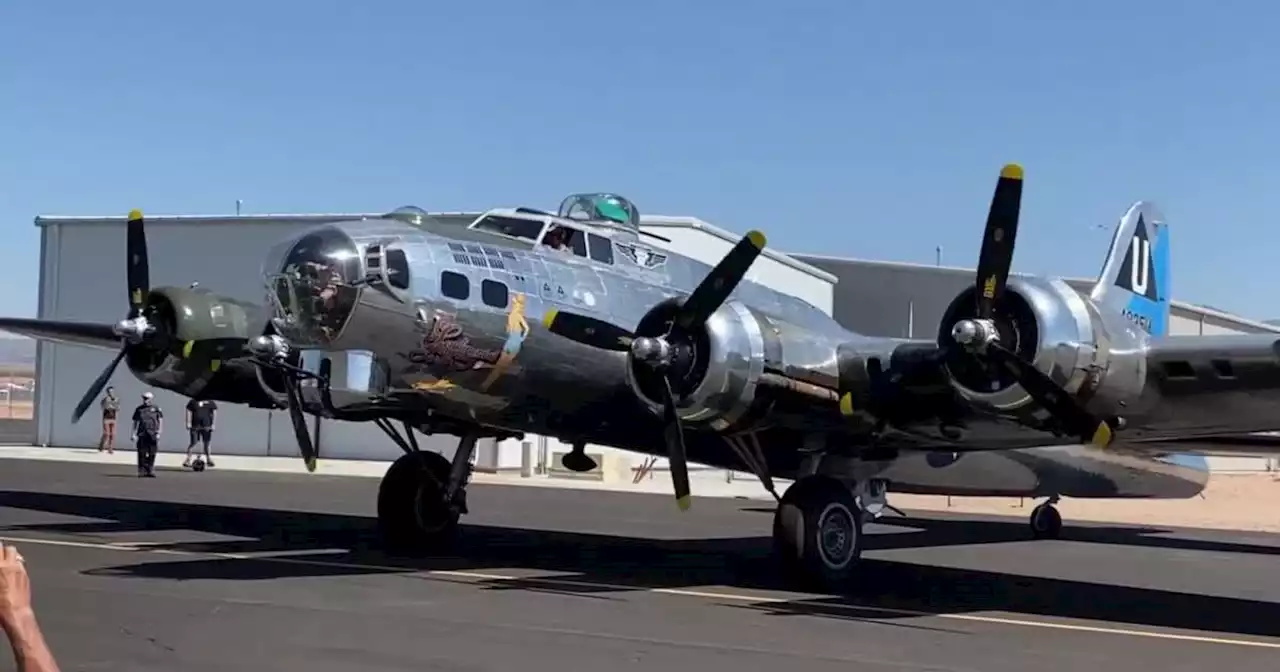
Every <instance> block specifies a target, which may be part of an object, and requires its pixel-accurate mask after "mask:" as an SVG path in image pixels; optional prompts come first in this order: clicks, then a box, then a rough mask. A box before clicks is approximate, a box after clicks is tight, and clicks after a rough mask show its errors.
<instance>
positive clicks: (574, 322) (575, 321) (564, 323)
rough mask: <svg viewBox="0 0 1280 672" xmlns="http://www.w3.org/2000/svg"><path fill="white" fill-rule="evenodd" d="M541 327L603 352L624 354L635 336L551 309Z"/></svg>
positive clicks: (608, 325) (594, 319)
mask: <svg viewBox="0 0 1280 672" xmlns="http://www.w3.org/2000/svg"><path fill="white" fill-rule="evenodd" d="M542 326H544V327H546V328H547V330H548V331H550V332H551V333H553V334H556V335H558V336H563V337H564V338H567V339H569V340H571V341H577V342H578V343H582V344H583V345H590V346H592V347H595V348H601V349H603V350H613V351H615V352H626V351H627V350H629V349H631V341H632V339H634V338H635V334H633V333H631V332H630V331H627V330H626V329H623V328H622V327H619V326H615V325H612V324H609V323H608V322H605V321H604V320H597V319H596V318H594V317H588V316H586V315H579V314H577V313H566V312H564V311H562V310H557V309H555V308H552V309H551V310H548V311H547V314H546V315H545V316H543V318H542Z"/></svg>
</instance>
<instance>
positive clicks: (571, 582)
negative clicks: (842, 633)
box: [0, 536, 1280, 650]
mask: <svg viewBox="0 0 1280 672" xmlns="http://www.w3.org/2000/svg"><path fill="white" fill-rule="evenodd" d="M0 541H3V542H5V543H11V544H36V545H43V546H63V547H70V548H88V549H95V550H108V551H124V552H129V553H154V554H157V555H177V556H186V557H201V558H222V559H225V560H254V561H257V562H271V563H277V564H287V565H306V566H310V567H329V568H333V569H356V570H373V571H379V572H388V573H399V574H425V575H428V576H441V577H451V578H459V579H474V580H477V581H526V582H530V583H542V584H547V585H554V586H565V587H577V588H594V589H602V590H616V591H619V592H632V593H636V592H643V593H658V594H661V595H678V596H681V597H696V598H700V599H707V600H726V601H729V602H751V603H755V604H783V603H787V602H804V601H810V600H812V599H821V596H815V598H804V597H770V596H767V595H753V594H750V593H741V592H728V591H712V590H696V589H692V588H650V587H645V586H628V585H623V584H616V583H604V582H600V581H584V580H579V579H564V578H559V577H552V576H546V577H544V576H516V575H514V574H497V573H493V572H468V571H462V570H455V569H429V570H420V569H414V568H412V567H399V566H394V565H374V564H366V563H354V562H336V561H327V560H314V559H309V558H291V557H288V556H278V555H256V554H252V553H218V552H208V551H182V550H174V549H163V548H154V547H152V546H150V544H151V543H164V542H87V541H64V540H59V539H37V538H32V537H10V536H0ZM334 550H338V549H334ZM822 606H823V607H825V608H829V609H836V610H840V611H848V612H873V613H880V614H886V615H893V616H911V617H919V618H944V619H948V620H953V621H969V622H973V623H990V624H995V625H1011V626H1018V627H1025V628H1042V629H1047V630H1063V631H1070V632H1090V633H1096V634H1103V635H1120V636H1124V637H1143V638H1147V639H1162V640H1166V641H1178V642H1196V643H1200V644H1222V645H1226V646H1242V647H1251V648H1259V649H1276V650H1280V641H1276V642H1264V641H1258V640H1250V639H1236V638H1232V637H1213V636H1209V635H1189V634H1181V633H1174V632H1156V631H1152V630H1137V629H1133V628H1118V627H1108V626H1101V625H1079V624H1075V623H1061V622H1057V621H1037V620H1032V619H1028V618H1009V617H1002V616H982V615H979V614H946V613H937V612H932V611H919V610H915V609H899V608H895V607H877V606H874V605H859V604H841V603H824V604H823V605H822Z"/></svg>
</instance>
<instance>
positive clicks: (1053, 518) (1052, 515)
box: [1027, 504, 1062, 539]
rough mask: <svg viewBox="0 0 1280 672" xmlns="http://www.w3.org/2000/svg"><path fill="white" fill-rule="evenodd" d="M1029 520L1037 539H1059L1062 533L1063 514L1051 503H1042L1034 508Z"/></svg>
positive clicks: (1033, 535)
mask: <svg viewBox="0 0 1280 672" xmlns="http://www.w3.org/2000/svg"><path fill="white" fill-rule="evenodd" d="M1027 522H1028V524H1029V525H1030V526H1031V536H1032V537H1033V538H1035V539H1057V538H1058V537H1059V536H1060V535H1061V534H1062V514H1060V513H1058V509H1057V507H1055V506H1053V505H1051V504H1041V505H1039V506H1037V507H1036V508H1034V509H1032V510H1031V517H1030V518H1029V519H1028V521H1027Z"/></svg>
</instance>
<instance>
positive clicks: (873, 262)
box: [788, 252, 1280, 333]
mask: <svg viewBox="0 0 1280 672" xmlns="http://www.w3.org/2000/svg"><path fill="white" fill-rule="evenodd" d="M788 254H791V255H794V256H795V257H796V258H797V259H799V260H801V261H806V260H809V259H816V260H818V261H827V262H833V263H842V264H850V265H859V266H890V267H894V268H903V269H913V270H918V271H930V272H935V273H937V272H943V273H965V274H972V273H973V271H974V269H972V268H964V267H961V266H938V265H935V264H921V263H918V262H909V261H883V260H878V259H854V258H851V257H839V256H835V255H825V254H804V253H801V252H790V253H788ZM1011 275H1015V276H1016V275H1030V274H1029V273H1018V272H1016V271H1015V272H1013V273H1011ZM1062 280H1063V281H1064V282H1066V283H1068V284H1071V285H1077V286H1083V287H1089V286H1092V285H1093V283H1094V282H1095V281H1096V279H1095V278H1062ZM1169 305H1170V306H1171V307H1173V308H1176V309H1178V310H1181V311H1184V312H1188V313H1194V314H1198V315H1204V316H1205V317H1213V318H1216V319H1219V320H1222V321H1224V322H1231V323H1234V324H1238V325H1240V326H1244V327H1250V328H1253V329H1258V330H1260V331H1263V332H1268V333H1280V325H1274V324H1267V323H1265V322H1263V321H1261V320H1253V319H1249V318H1247V317H1241V316H1239V315H1234V314H1232V313H1227V312H1224V311H1221V310H1216V309H1214V308H1209V307H1207V306H1202V305H1199V304H1195V303H1189V302H1187V301H1179V300H1177V299H1171V300H1170V301H1169Z"/></svg>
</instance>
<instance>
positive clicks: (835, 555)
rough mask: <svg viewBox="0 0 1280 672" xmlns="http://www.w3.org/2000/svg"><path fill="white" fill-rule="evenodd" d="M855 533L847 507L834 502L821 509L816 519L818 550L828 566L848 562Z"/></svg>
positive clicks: (851, 553) (837, 565)
mask: <svg viewBox="0 0 1280 672" xmlns="http://www.w3.org/2000/svg"><path fill="white" fill-rule="evenodd" d="M855 535H857V531H856V528H855V526H854V521H853V520H852V519H851V518H850V517H849V512H848V510H847V509H845V508H844V507H841V506H837V505H835V504H832V505H829V506H828V507H827V508H826V509H825V510H823V512H822V515H821V516H820V517H819V519H818V552H819V553H820V554H821V555H822V560H823V562H824V563H826V564H827V565H828V566H831V567H841V566H844V565H845V564H848V562H849V559H850V558H851V557H852V555H853V548H854V544H855V541H856V538H855Z"/></svg>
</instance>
